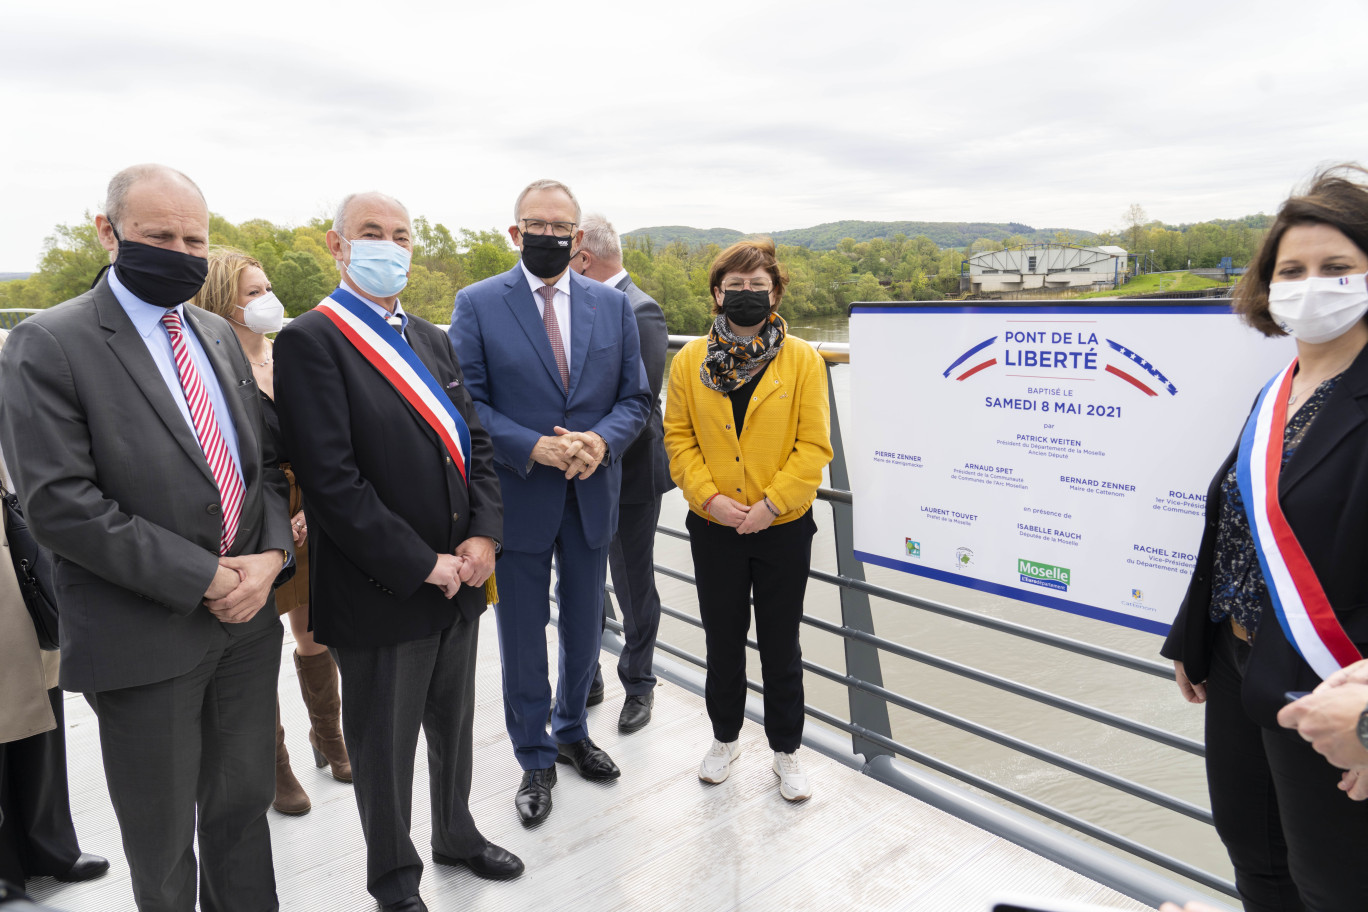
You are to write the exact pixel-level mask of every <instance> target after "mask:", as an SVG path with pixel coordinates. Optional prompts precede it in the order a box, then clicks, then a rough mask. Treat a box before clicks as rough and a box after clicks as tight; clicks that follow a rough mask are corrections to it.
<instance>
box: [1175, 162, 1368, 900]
mask: <svg viewBox="0 0 1368 912" xmlns="http://www.w3.org/2000/svg"><path fill="white" fill-rule="evenodd" d="M1235 310H1236V311H1237V312H1238V313H1239V314H1240V315H1241V316H1242V317H1243V318H1244V320H1245V322H1247V323H1248V324H1249V325H1250V326H1252V327H1253V328H1254V329H1257V330H1259V331H1260V332H1262V333H1264V334H1265V335H1267V336H1282V335H1291V336H1292V337H1294V338H1295V339H1296V345H1297V355H1296V358H1295V359H1294V360H1293V361H1292V362H1291V363H1290V364H1289V365H1288V366H1287V367H1286V368H1284V369H1283V370H1282V371H1280V372H1279V373H1278V375H1277V376H1275V377H1273V378H1272V379H1271V380H1269V382H1268V383H1267V385H1266V386H1265V387H1264V388H1263V390H1261V391H1260V392H1259V395H1258V397H1257V399H1256V401H1255V404H1254V408H1253V410H1252V411H1251V412H1250V415H1249V417H1248V419H1247V420H1246V423H1245V427H1244V429H1243V431H1242V432H1241V435H1240V439H1239V441H1238V442H1237V444H1236V447H1235V449H1234V451H1233V452H1232V453H1231V454H1230V456H1229V458H1228V459H1227V460H1226V462H1225V464H1224V465H1222V466H1221V468H1220V470H1219V471H1218V472H1217V473H1216V476H1215V478H1214V479H1213V480H1212V483H1211V487H1210V489H1209V490H1208V493H1207V506H1206V529H1205V533H1204V535H1203V537H1202V544H1201V547H1200V549H1199V551H1198V556H1197V564H1196V567H1195V569H1194V571H1193V575H1192V581H1191V583H1190V585H1189V587H1188V591H1187V595H1186V597H1185V598H1184V600H1183V604H1182V607H1181V608H1180V609H1179V612H1178V616H1177V617H1176V618H1175V620H1174V622H1173V627H1172V630H1171V632H1170V634H1169V637H1168V639H1167V641H1166V642H1165V643H1164V646H1163V649H1162V652H1163V654H1164V655H1165V656H1167V657H1169V658H1171V659H1173V660H1174V667H1175V671H1176V677H1177V681H1178V686H1179V688H1180V690H1181V691H1182V694H1183V696H1184V698H1186V699H1187V700H1188V701H1189V702H1191V703H1205V704H1206V766H1207V780H1208V787H1209V789H1210V794H1211V808H1212V816H1213V817H1214V819H1215V823H1216V830H1217V832H1218V833H1219V834H1220V837H1221V840H1222V842H1224V843H1225V846H1226V850H1227V852H1228V853H1229V854H1230V859H1231V863H1232V864H1233V865H1234V867H1235V882H1236V885H1237V887H1238V888H1239V891H1240V897H1241V899H1242V900H1243V902H1244V907H1245V909H1246V910H1248V912H1255V910H1257V912H1274V910H1279V912H1281V910H1287V912H1291V910H1310V912H1351V910H1353V912H1362V910H1364V909H1368V802H1362V801H1353V800H1350V796H1354V797H1359V796H1360V795H1361V794H1362V793H1364V789H1363V788H1362V787H1361V786H1362V783H1361V782H1360V778H1359V777H1360V776H1362V777H1364V779H1368V768H1359V769H1350V770H1341V769H1337V768H1336V767H1334V766H1332V765H1331V764H1330V763H1329V762H1328V761H1327V760H1326V759H1325V758H1324V757H1322V756H1321V755H1320V754H1318V753H1316V751H1315V750H1314V749H1313V748H1312V746H1311V745H1310V744H1309V743H1308V742H1307V741H1305V740H1303V739H1302V738H1301V737H1299V736H1298V734H1297V733H1296V732H1295V731H1289V730H1286V729H1283V728H1280V727H1279V726H1278V724H1277V721H1276V716H1277V713H1278V710H1279V709H1280V708H1281V707H1282V706H1283V704H1284V703H1286V702H1287V700H1288V699H1293V698H1294V697H1291V696H1290V695H1292V694H1298V693H1301V692H1305V691H1310V690H1312V689H1314V688H1315V687H1316V686H1317V685H1318V684H1320V683H1321V682H1322V680H1324V679H1326V678H1330V677H1331V676H1332V675H1334V673H1335V672H1336V671H1338V670H1339V669H1340V668H1343V667H1345V666H1348V665H1351V664H1353V663H1354V662H1357V661H1359V660H1360V659H1361V658H1362V657H1363V656H1364V654H1365V653H1368V354H1365V353H1364V348H1365V345H1368V322H1365V320H1364V315H1365V313H1368V171H1364V170H1363V169H1361V168H1358V167H1357V166H1340V167H1338V168H1334V169H1330V170H1328V171H1325V172H1322V173H1321V174H1319V175H1318V176H1317V177H1316V178H1315V180H1314V181H1313V183H1312V185H1311V187H1310V188H1309V189H1308V190H1307V191H1306V192H1305V193H1304V194H1301V195H1298V196H1293V197H1292V198H1290V199H1288V200H1287V201H1286V202H1285V203H1284V204H1283V205H1282V207H1281V209H1280V210H1279V212H1278V215H1277V218H1276V219H1275V220H1274V223H1273V225H1272V227H1270V229H1269V231H1268V235H1267V237H1266V238H1265V240H1264V243H1263V246H1262V248H1261V249H1260V251H1259V252H1258V254H1257V255H1256V256H1255V258H1254V260H1253V262H1251V263H1250V265H1249V269H1248V271H1247V272H1246V274H1245V276H1244V278H1243V280H1242V281H1241V282H1240V285H1239V286H1238V287H1237V289H1236V291H1235ZM1345 792H1350V795H1346V794H1345Z"/></svg>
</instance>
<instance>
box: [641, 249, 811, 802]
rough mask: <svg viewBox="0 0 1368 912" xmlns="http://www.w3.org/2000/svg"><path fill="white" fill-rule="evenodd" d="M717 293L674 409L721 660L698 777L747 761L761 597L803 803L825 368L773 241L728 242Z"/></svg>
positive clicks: (714, 661) (786, 783)
mask: <svg viewBox="0 0 1368 912" xmlns="http://www.w3.org/2000/svg"><path fill="white" fill-rule="evenodd" d="M708 284H709V287H710V289H711V291H712V296H713V313H714V315H715V317H716V319H715V320H714V322H713V325H712V330H711V331H710V332H709V333H708V335H707V336H706V337H703V338H699V339H694V340H693V341H692V342H690V343H689V344H687V345H685V346H684V348H683V350H681V351H680V353H679V354H678V355H676V356H675V359H674V363H673V364H672V365H671V367H670V391H669V399H668V402H667V406H666V409H665V449H666V452H668V453H669V456H670V474H671V475H672V476H673V478H674V481H675V483H676V484H677V485H679V487H680V490H681V491H682V492H683V493H684V497H685V499H686V500H687V501H688V504H689V516H688V519H687V521H686V525H687V527H688V529H689V544H690V547H691V548H692V551H693V562H694V576H695V580H696V584H697V587H698V613H699V615H700V617H701V618H702V621H703V633H704V638H705V640H706V643H707V651H708V672H707V683H706V686H705V698H706V702H707V708H708V718H709V719H710V720H711V721H712V728H713V738H714V740H713V744H712V747H711V748H710V749H709V750H708V752H707V754H706V756H704V758H703V763H702V765H701V766H700V767H699V770H698V778H699V779H701V780H703V781H704V782H710V783H719V782H723V781H724V780H726V778H727V776H728V774H729V772H730V768H731V762H732V761H733V760H734V759H736V757H737V755H738V754H739V753H740V752H741V743H740V740H739V736H740V732H741V723H742V721H743V720H744V718H745V709H746V635H747V633H748V632H749V630H750V616H751V601H752V598H753V599H754V603H755V638H756V640H757V642H758V643H759V646H760V669H761V678H762V680H763V682H764V688H765V697H764V700H765V736H766V738H767V739H768V741H769V746H770V749H771V750H773V751H774V764H773V770H774V773H775V775H776V776H778V777H779V793H780V794H781V795H782V796H783V797H784V798H785V799H787V800H789V801H802V800H804V799H806V798H808V797H809V796H810V795H811V794H812V789H811V786H810V785H809V784H808V779H807V776H806V775H805V774H804V773H803V771H802V768H801V767H800V765H799V763H798V759H797V756H796V751H797V750H798V747H799V745H800V744H801V743H802V739H803V720H804V702H803V657H802V650H801V648H800V646H799V640H798V628H799V622H800V621H801V619H802V616H803V596H804V593H805V591H806V589H807V577H808V568H809V567H810V565H811V563H812V536H813V534H814V533H815V532H816V531H817V525H816V523H815V522H814V521H813V518H812V509H811V507H812V502H813V501H814V500H815V499H816V496H817V487H818V486H819V485H820V484H821V483H822V469H823V468H824V467H825V466H826V464H827V463H828V462H830V461H831V455H832V450H831V412H830V405H829V403H828V400H827V378H826V365H825V364H824V363H823V361H822V358H821V356H820V355H818V354H817V352H816V351H815V350H814V349H813V348H812V346H810V345H808V344H807V343H806V342H803V341H802V340H801V339H794V338H792V337H790V336H789V335H788V324H787V323H785V322H784V318H783V317H781V316H779V314H778V309H779V303H780V301H782V300H783V297H784V288H785V287H786V286H787V285H788V273H787V271H786V270H785V269H784V268H783V267H782V266H781V265H780V264H779V262H778V260H777V259H776V258H775V251H774V242H773V241H771V240H769V239H767V238H766V239H760V240H747V241H741V242H739V243H737V244H733V245H732V246H730V247H728V248H727V249H726V250H724V251H722V253H720V254H718V256H717V259H715V260H714V261H713V264H712V267H711V269H710V271H709V277H708Z"/></svg>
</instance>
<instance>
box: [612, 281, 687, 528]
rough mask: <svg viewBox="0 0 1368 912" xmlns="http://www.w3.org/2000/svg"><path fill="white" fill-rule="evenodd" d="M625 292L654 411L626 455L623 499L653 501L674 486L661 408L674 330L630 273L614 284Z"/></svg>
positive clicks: (623, 468) (623, 459) (623, 467)
mask: <svg viewBox="0 0 1368 912" xmlns="http://www.w3.org/2000/svg"><path fill="white" fill-rule="evenodd" d="M614 287H615V288H617V289H618V290H619V291H622V292H625V293H626V295H627V300H628V302H629V303H630V304H631V305H632V314H633V315H634V316H635V317H636V324H637V335H639V336H640V337H641V361H642V363H643V364H645V365H646V382H647V383H649V384H650V385H651V414H650V416H649V417H648V418H647V419H646V425H645V427H643V428H642V429H641V433H640V434H639V435H637V438H636V440H634V441H632V445H631V446H630V447H629V448H628V449H627V452H626V453H624V454H623V455H622V493H621V495H620V496H619V498H618V500H619V502H621V503H650V502H652V501H654V500H655V499H656V498H657V497H659V496H660V495H661V494H664V493H665V492H666V491H668V490H670V489H671V488H673V487H674V486H675V485H674V482H673V481H672V480H671V479H670V463H669V460H668V459H667V458H666V457H665V443H664V440H665V429H664V424H663V419H662V413H661V409H660V387H661V384H662V382H663V381H664V379H665V354H666V352H667V350H668V349H669V347H670V334H669V333H670V331H669V330H668V329H667V328H666V326H665V312H664V311H662V310H661V309H660V305H659V304H657V303H656V302H655V299H654V298H652V297H651V296H650V295H648V294H647V293H646V292H644V291H642V290H641V289H640V288H638V287H637V286H636V284H635V283H634V282H633V281H632V277H631V276H627V277H626V278H624V279H622V281H620V282H618V283H617V285H615V286H614Z"/></svg>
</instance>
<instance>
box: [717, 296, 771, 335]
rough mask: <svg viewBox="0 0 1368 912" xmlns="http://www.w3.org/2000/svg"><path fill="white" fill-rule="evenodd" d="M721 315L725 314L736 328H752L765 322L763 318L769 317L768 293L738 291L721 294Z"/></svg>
mask: <svg viewBox="0 0 1368 912" xmlns="http://www.w3.org/2000/svg"><path fill="white" fill-rule="evenodd" d="M722 313H724V314H726V316H727V319H728V320H731V321H732V322H733V323H735V324H736V325H737V326H754V325H756V324H757V323H763V322H765V318H766V317H768V316H769V315H770V298H769V292H768V291H749V290H747V289H744V288H743V289H741V290H740V291H724V292H722Z"/></svg>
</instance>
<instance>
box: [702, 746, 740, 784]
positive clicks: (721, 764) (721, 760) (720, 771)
mask: <svg viewBox="0 0 1368 912" xmlns="http://www.w3.org/2000/svg"><path fill="white" fill-rule="evenodd" d="M740 753H741V739H740V738H737V739H736V740H735V741H731V742H729V743H725V744H724V743H723V742H721V741H718V740H717V739H713V743H712V747H710V748H708V752H707V753H706V754H704V755H703V762H702V764H700V765H699V767H698V778H699V779H702V780H703V781H704V782H711V783H713V784H714V785H716V784H717V783H719V782H726V781H727V775H728V774H729V773H730V772H731V762H732V761H733V760H735V759H736V758H737V756H739V755H740Z"/></svg>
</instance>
